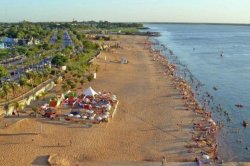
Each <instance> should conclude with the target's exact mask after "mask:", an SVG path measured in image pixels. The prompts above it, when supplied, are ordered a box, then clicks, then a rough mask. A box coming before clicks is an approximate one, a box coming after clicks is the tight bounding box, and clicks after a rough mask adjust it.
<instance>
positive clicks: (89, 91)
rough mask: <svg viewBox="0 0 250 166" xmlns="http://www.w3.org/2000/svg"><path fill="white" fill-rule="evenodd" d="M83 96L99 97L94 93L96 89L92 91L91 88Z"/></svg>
mask: <svg viewBox="0 0 250 166" xmlns="http://www.w3.org/2000/svg"><path fill="white" fill-rule="evenodd" d="M83 94H84V95H85V96H93V97H94V96H95V95H97V93H96V91H94V89H92V88H91V87H89V88H88V89H86V90H85V91H84V92H83Z"/></svg>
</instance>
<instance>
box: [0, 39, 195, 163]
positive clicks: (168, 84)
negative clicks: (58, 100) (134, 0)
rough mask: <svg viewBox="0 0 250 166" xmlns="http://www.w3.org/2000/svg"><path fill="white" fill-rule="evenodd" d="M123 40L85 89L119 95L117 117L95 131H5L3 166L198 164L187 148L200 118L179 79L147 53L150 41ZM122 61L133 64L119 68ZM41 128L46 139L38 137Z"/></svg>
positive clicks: (23, 127)
mask: <svg viewBox="0 0 250 166" xmlns="http://www.w3.org/2000/svg"><path fill="white" fill-rule="evenodd" d="M119 40H120V44H121V46H122V48H119V49H117V50H114V51H113V52H102V54H101V56H100V57H99V58H98V59H97V60H96V61H95V63H98V64H100V65H101V67H100V71H99V72H98V74H97V79H96V80H94V81H93V82H91V83H88V84H87V85H84V86H83V87H82V89H85V88H87V87H88V86H90V85H91V86H92V88H93V89H95V90H96V91H101V90H104V91H110V92H112V93H115V94H116V95H117V97H118V99H119V101H120V104H119V107H118V110H117V112H116V115H115V118H114V119H112V121H111V122H110V123H103V124H100V125H93V126H92V127H90V128H88V127H84V126H82V125H79V124H68V123H66V124H62V123H60V122H57V121H49V120H48V121H44V120H43V121H41V120H40V121H37V120H35V119H25V120H23V121H20V122H17V123H15V124H12V125H11V126H8V127H7V128H5V129H0V142H1V144H0V149H1V151H0V161H1V164H3V165H30V164H38V165H39V163H40V164H46V160H47V159H48V156H49V155H56V154H57V157H56V158H57V159H56V160H57V161H61V164H64V165H72V163H74V164H77V163H80V164H82V163H85V162H88V163H92V162H93V163H94V162H99V163H100V162H105V163H109V162H118V161H125V162H126V161H136V162H141V161H143V162H145V161H150V162H152V161H153V162H154V161H158V162H159V161H161V159H162V157H163V156H165V157H166V160H167V161H168V162H184V161H194V159H195V157H196V156H197V155H196V154H197V153H199V149H196V150H195V152H190V151H189V149H188V148H187V147H188V146H193V145H194V141H192V133H191V132H190V130H191V129H192V127H193V119H197V118H200V117H194V113H193V112H192V111H190V110H189V111H188V107H187V103H185V100H183V96H182V95H180V89H177V88H176V82H175V78H174V77H171V76H169V75H167V74H166V73H165V71H166V68H165V67H164V66H163V65H161V64H159V62H157V61H154V60H153V58H152V55H151V53H150V50H148V49H145V48H144V41H145V40H146V37H139V36H122V37H121V38H120V39H119ZM105 56H106V57H107V60H108V61H109V63H105V60H104V57H105ZM121 57H126V58H127V59H128V60H129V63H128V64H120V63H119V61H120V58H121ZM80 92H81V91H80V90H79V93H80ZM41 124H42V134H35V133H38V132H40V130H41ZM177 124H179V125H177ZM70 140H71V141H72V145H70ZM195 153H196V154H195ZM69 163H70V164H69Z"/></svg>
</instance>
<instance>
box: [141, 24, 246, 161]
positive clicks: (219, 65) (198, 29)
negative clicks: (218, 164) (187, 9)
mask: <svg viewBox="0 0 250 166" xmlns="http://www.w3.org/2000/svg"><path fill="white" fill-rule="evenodd" d="M145 26H146V27H149V28H150V31H156V32H160V33H161V36H160V37H155V38H152V40H154V41H158V42H159V45H158V46H159V47H158V49H160V45H164V46H165V47H167V51H166V49H165V51H161V52H162V53H163V54H166V56H167V57H168V58H170V59H171V58H172V63H177V61H176V59H175V58H173V57H175V56H176V57H177V58H178V61H179V62H178V64H182V65H180V66H184V68H186V67H187V68H188V69H189V70H190V72H191V73H192V74H193V76H194V77H195V78H196V79H197V80H198V81H200V83H201V84H202V86H201V87H200V89H199V92H198V93H199V96H197V97H198V98H199V99H200V101H201V102H202V101H204V96H206V94H207V93H209V94H210V95H211V96H213V101H212V102H211V103H210V104H209V105H208V106H207V107H208V108H209V109H210V110H211V111H212V112H213V116H214V119H215V120H218V121H223V123H224V125H225V127H224V128H223V129H222V130H220V132H219V135H218V143H219V153H220V156H221V157H222V158H223V159H224V160H227V161H250V127H248V128H246V129H245V128H244V127H243V126H242V121H243V120H248V122H250V26H239V25H205V24H197V25H192V24H146V25H145ZM156 48H157V47H156ZM170 49H171V50H172V51H173V53H174V55H172V56H171V55H170V53H169V50H170ZM161 50H162V48H161ZM221 55H222V56H221ZM170 61H171V60H170ZM180 68H183V67H180ZM182 76H183V75H182ZM189 81H190V80H189ZM214 87H216V88H217V90H214ZM235 104H242V105H243V106H244V107H243V108H237V107H235ZM216 107H221V108H222V110H220V111H218V110H217V109H216ZM246 147H248V150H247V148H246Z"/></svg>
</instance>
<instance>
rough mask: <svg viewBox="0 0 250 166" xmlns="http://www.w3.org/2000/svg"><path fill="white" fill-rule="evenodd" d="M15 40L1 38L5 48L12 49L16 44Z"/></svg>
mask: <svg viewBox="0 0 250 166" xmlns="http://www.w3.org/2000/svg"><path fill="white" fill-rule="evenodd" d="M17 41H18V40H17V39H15V38H8V37H3V38H2V42H3V43H4V45H5V47H6V48H10V47H13V46H14V45H15V44H17Z"/></svg>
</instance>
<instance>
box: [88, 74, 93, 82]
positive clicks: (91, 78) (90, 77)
mask: <svg viewBox="0 0 250 166" xmlns="http://www.w3.org/2000/svg"><path fill="white" fill-rule="evenodd" d="M87 79H88V81H89V82H91V81H92V80H93V79H94V75H93V74H90V75H88V76H87Z"/></svg>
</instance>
